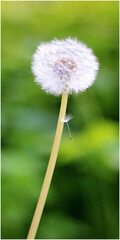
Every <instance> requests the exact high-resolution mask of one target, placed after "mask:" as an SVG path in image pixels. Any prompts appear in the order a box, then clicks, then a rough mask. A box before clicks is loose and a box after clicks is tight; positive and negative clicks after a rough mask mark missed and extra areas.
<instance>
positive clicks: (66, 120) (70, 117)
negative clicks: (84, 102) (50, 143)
mask: <svg viewBox="0 0 120 240" xmlns="http://www.w3.org/2000/svg"><path fill="white" fill-rule="evenodd" d="M72 118H73V116H71V115H67V116H66V117H65V119H63V118H61V122H65V123H66V124H67V128H68V132H69V136H70V140H71V141H72V140H73V138H72V135H71V132H70V127H69V123H68V122H69V121H70V120H71V119H72Z"/></svg>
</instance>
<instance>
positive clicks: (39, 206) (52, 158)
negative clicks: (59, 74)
mask: <svg viewBox="0 0 120 240" xmlns="http://www.w3.org/2000/svg"><path fill="white" fill-rule="evenodd" d="M67 101H68V95H67V94H65V93H63V94H62V100H61V106H60V113H59V118H58V123H57V128H56V134H55V138H54V143H53V147H52V151H51V156H50V160H49V163H48V167H47V171H46V175H45V178H44V182H43V185H42V190H41V193H40V197H39V200H38V203H37V206H36V209H35V213H34V216H33V219H32V223H31V226H30V229H29V233H28V236H27V239H34V238H35V236H36V233H37V229H38V226H39V222H40V219H41V216H42V212H43V209H44V205H45V201H46V198H47V194H48V191H49V187H50V183H51V180H52V176H53V172H54V168H55V163H56V159H57V155H58V151H59V146H60V141H61V137H62V131H63V126H64V122H62V121H61V118H62V119H64V118H65V114H66V108H67Z"/></svg>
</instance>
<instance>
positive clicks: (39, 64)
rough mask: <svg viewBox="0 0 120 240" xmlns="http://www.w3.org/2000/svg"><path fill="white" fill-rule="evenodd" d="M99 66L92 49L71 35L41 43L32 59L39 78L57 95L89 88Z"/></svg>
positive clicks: (45, 88) (38, 80) (43, 87)
mask: <svg viewBox="0 0 120 240" xmlns="http://www.w3.org/2000/svg"><path fill="white" fill-rule="evenodd" d="M98 68H99V63H98V61H97V58H96V57H95V56H94V54H93V52H92V50H91V49H90V48H88V47H87V46H86V45H85V44H83V43H81V42H78V41H77V39H71V38H68V39H65V40H53V41H51V42H50V43H42V44H40V45H39V46H38V48H37V51H36V52H35V54H34V55H33V61H32V71H33V74H34V75H35V81H36V82H37V83H38V84H39V85H41V87H42V89H43V90H45V91H46V92H47V93H50V94H54V95H61V94H62V93H63V92H64V93H66V94H72V92H74V93H78V92H79V91H80V92H83V91H85V90H86V89H87V88H88V87H90V86H91V85H92V83H93V82H94V80H95V77H96V73H97V70H98Z"/></svg>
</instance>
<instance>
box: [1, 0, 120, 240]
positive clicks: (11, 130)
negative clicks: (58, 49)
mask: <svg viewBox="0 0 120 240" xmlns="http://www.w3.org/2000/svg"><path fill="white" fill-rule="evenodd" d="M118 4H119V3H118V2H114V1H112V2H111V1H105V2H97V1H90V2H84V1H80V2H79V1H78V2H76V1H75V2H69V1H68V2H67V1H65V2H60V1H58V2H57V1H55V2H54V1H51V2H39V1H35V2H33V1H32V2H24V1H23V2H22V1H21V2H14V1H13V2H12V1H11V2H2V238H4V239H19V238H21V239H22V238H24V239H25V238H26V236H27V233H28V229H29V226H30V223H31V220H32V216H33V212H34V209H35V206H36V203H37V200H38V197H39V193H40V190H41V187H42V183H43V179H44V174H45V171H46V167H47V163H48V160H49V156H50V151H51V147H52V142H53V138H54V133H55V128H56V123H57V117H58V111H59V104H60V97H54V96H51V95H47V94H46V93H45V92H43V91H42V90H41V89H40V87H39V86H37V85H36V84H35V83H34V81H33V79H34V77H33V75H32V73H31V69H30V65H31V59H32V55H33V53H34V51H35V50H36V47H37V45H38V44H39V43H40V42H41V41H49V40H51V39H53V38H54V37H56V38H60V39H61V38H65V37H68V36H71V37H77V38H78V40H80V41H83V42H84V43H86V44H87V45H88V46H89V47H91V48H93V50H94V52H95V55H96V56H97V57H98V59H99V61H100V70H99V73H98V76H97V79H96V81H95V83H94V85H93V86H92V87H91V88H90V89H88V90H87V91H86V92H85V93H82V94H79V95H78V96H75V95H72V96H70V97H69V102H68V113H71V114H72V115H73V116H74V118H73V119H72V120H71V122H70V127H71V132H72V136H73V142H71V141H70V140H69V136H68V132H67V128H66V126H65V127H64V132H63V137H62V142H61V147H60V151H59V156H58V160H57V164H56V169H55V172H54V176H53V180H52V184H51V188H50V191H49V195H48V198H47V202H46V206H45V209H44V213H43V216H42V220H41V223H40V226H39V229H38V233H37V238H42V239H45V238H50V239H52V238H56V239H57V238H58V239H60V238H66V239H67V238H71V239H72V238H73V239H74V238H76V239H77V238H78V239H80V238H82V239H87V238H88V239H89V238H95V239H98V238H101V239H107V238H108V239H113V238H114V239H117V238H118Z"/></svg>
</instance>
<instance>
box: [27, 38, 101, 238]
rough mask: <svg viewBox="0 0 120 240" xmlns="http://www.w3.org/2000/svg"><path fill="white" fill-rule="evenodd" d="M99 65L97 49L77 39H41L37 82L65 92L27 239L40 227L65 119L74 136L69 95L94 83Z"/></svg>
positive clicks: (36, 56)
mask: <svg viewBox="0 0 120 240" xmlns="http://www.w3.org/2000/svg"><path fill="white" fill-rule="evenodd" d="M98 68H99V63H98V60H97V58H96V57H95V55H94V54H93V51H92V50H91V49H90V48H88V47H87V46H86V45H85V44H83V43H81V42H79V41H78V40H77V39H71V38H67V39H65V40H57V39H55V40H53V41H51V42H49V43H41V44H40V45H39V46H38V48H37V50H36V52H35V54H34V55H33V60H32V72H33V74H34V76H35V82H36V83H37V84H38V85H40V86H41V88H42V89H43V90H45V91H46V92H47V93H50V94H53V95H56V96H59V95H62V100H61V106H60V113H59V118H58V124H57V129H56V134H55V139H54V143H53V148H52V151H51V156H50V160H49V163H48V167H47V171H46V175H45V178H44V182H43V186H42V190H41V193H40V197H39V200H38V203H37V207H36V210H35V213H34V216H33V220H32V223H31V226H30V230H29V233H28V237H27V239H34V238H35V235H36V232H37V229H38V225H39V222H40V219H41V216H42V212H43V209H44V205H45V201H46V198H47V194H48V191H49V187H50V183H51V180H52V176H53V172H54V168H55V163H56V159H57V155H58V151H59V145H60V141H61V137H62V131H63V125H64V122H65V123H66V124H67V126H68V131H69V134H70V139H71V140H72V136H71V133H70V128H69V125H68V122H69V121H70V120H71V119H72V117H71V116H67V117H66V118H65V114H66V108H67V101H68V95H70V94H72V93H76V94H77V93H79V92H83V91H85V90H86V89H87V88H88V87H90V86H91V85H92V84H93V82H94V80H95V77H96V74H97V70H98Z"/></svg>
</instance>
